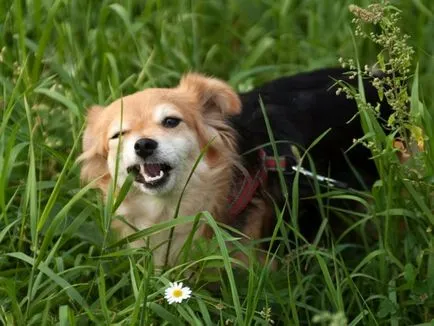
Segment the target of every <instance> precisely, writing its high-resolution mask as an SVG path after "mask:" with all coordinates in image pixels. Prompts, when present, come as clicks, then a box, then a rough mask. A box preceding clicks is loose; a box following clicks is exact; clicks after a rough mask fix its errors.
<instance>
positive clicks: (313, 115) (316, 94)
mask: <svg viewBox="0 0 434 326" xmlns="http://www.w3.org/2000/svg"><path fill="white" fill-rule="evenodd" d="M336 80H345V81H346V82H349V83H350V84H353V85H355V83H356V82H355V81H354V80H349V79H348V77H347V75H344V71H343V70H342V69H323V70H317V71H313V72H309V73H302V74H298V75H295V76H290V77H283V78H280V79H277V80H274V81H271V82H269V83H267V84H265V85H263V86H261V87H259V88H256V89H254V90H252V91H250V92H247V93H243V94H240V97H241V101H242V106H243V110H242V113H241V114H240V115H238V116H236V117H233V118H232V119H231V123H232V124H233V126H234V128H235V129H236V130H237V131H238V133H239V150H240V152H241V153H244V152H247V151H249V150H251V149H252V148H255V147H257V146H261V145H263V144H265V143H268V142H269V141H270V140H269V136H268V133H267V130H266V127H265V122H264V116H263V113H262V111H261V107H260V103H259V98H261V99H262V101H263V103H264V106H265V108H266V112H267V116H268V119H269V120H270V124H271V127H272V131H273V134H274V138H275V140H276V141H279V140H284V141H289V142H290V143H293V144H296V145H297V147H298V148H300V149H301V150H300V152H301V154H302V153H303V149H305V148H308V147H309V146H310V145H311V144H312V142H313V141H315V139H317V137H319V136H320V135H321V134H322V133H323V132H324V131H326V130H327V129H329V128H331V130H330V132H329V133H328V134H327V135H326V136H325V137H324V138H323V139H322V140H321V141H320V142H319V143H318V144H317V145H316V146H315V147H314V148H313V149H312V150H311V151H310V155H311V156H312V158H313V160H314V162H315V168H316V171H317V173H318V174H321V175H324V176H330V177H332V178H334V179H336V180H339V181H341V182H344V183H346V184H347V185H348V186H349V187H351V188H354V189H363V188H364V187H370V186H371V185H372V184H373V182H374V181H375V180H376V179H377V177H378V175H377V171H376V168H375V165H374V162H373V161H372V160H371V154H370V152H369V151H368V150H367V149H366V148H364V147H363V146H361V145H357V146H356V147H355V148H353V149H351V150H350V151H348V152H347V153H346V154H344V152H345V151H347V150H348V149H349V148H350V147H351V146H352V145H353V139H356V138H360V137H362V136H363V132H362V128H361V125H360V120H359V118H358V116H357V117H356V118H355V119H352V118H353V117H354V116H355V115H357V113H358V110H357V106H356V103H355V101H354V100H349V99H347V98H346V96H345V95H344V94H343V93H342V94H340V95H336V90H337V88H338V86H337V85H336ZM365 92H366V97H367V99H368V100H369V102H371V103H376V102H378V96H377V93H376V91H375V89H374V88H373V87H372V86H371V85H370V84H369V83H368V82H366V83H365ZM350 120H351V122H350ZM277 147H278V152H279V155H282V156H286V157H287V158H288V162H289V165H293V164H295V158H294V155H293V152H292V150H291V145H290V144H289V143H284V144H278V146H277ZM265 150H266V152H267V153H268V154H269V155H272V153H273V152H272V149H271V147H266V148H265ZM243 159H244V164H245V166H246V167H247V168H248V169H250V170H254V169H255V168H256V167H257V164H258V154H257V153H256V152H253V153H250V154H247V155H244V156H243ZM347 160H349V161H350V162H351V164H352V165H353V166H354V168H355V169H356V170H357V171H358V173H359V175H360V176H361V177H362V179H363V182H362V183H361V182H360V180H358V178H356V176H355V174H354V173H353V171H352V170H351V168H350V166H349V164H348V162H347ZM304 162H305V164H303V165H304V167H306V168H307V169H309V170H310V167H309V164H308V161H307V160H305V161H304ZM285 177H286V183H287V185H288V189H289V192H291V187H292V184H293V178H294V174H293V173H290V174H287V175H286V176H285ZM273 189H275V191H274V192H273V191H272V190H273ZM268 190H270V191H271V192H272V195H273V197H275V198H274V199H275V200H277V201H278V202H279V199H280V200H281V198H279V197H281V189H280V186H279V181H278V178H277V175H276V173H270V176H269V187H268ZM313 194H314V191H313V188H312V181H311V180H310V179H308V178H305V177H301V179H300V196H302V197H306V196H310V195H313ZM315 203H316V202H315V200H311V201H305V200H302V201H300V217H301V218H300V226H301V228H302V229H303V231H304V232H305V234H307V235H308V236H309V234H310V233H315V230H316V225H315V224H317V223H318V222H319V221H318V220H319V218H320V217H319V213H318V210H317V206H316V204H315ZM314 220H316V222H317V223H315V222H314Z"/></svg>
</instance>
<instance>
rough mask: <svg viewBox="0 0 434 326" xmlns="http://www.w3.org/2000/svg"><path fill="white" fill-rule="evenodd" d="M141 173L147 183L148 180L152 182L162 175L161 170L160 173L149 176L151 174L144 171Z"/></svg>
mask: <svg viewBox="0 0 434 326" xmlns="http://www.w3.org/2000/svg"><path fill="white" fill-rule="evenodd" d="M143 175H144V177H145V181H146V182H148V183H149V182H154V181H157V180H160V179H161V178H162V177H163V176H164V172H163V170H160V174H159V175H157V176H155V177H151V176H149V175H147V174H146V173H144V174H143Z"/></svg>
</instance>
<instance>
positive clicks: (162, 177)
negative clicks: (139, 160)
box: [127, 163, 172, 188]
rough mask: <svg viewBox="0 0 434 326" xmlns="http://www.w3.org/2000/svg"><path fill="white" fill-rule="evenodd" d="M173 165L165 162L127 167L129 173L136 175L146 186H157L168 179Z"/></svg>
mask: <svg viewBox="0 0 434 326" xmlns="http://www.w3.org/2000/svg"><path fill="white" fill-rule="evenodd" d="M170 170H172V167H170V166H169V165H167V164H165V163H144V164H137V165H133V166H130V167H128V168H127V171H128V173H131V172H132V173H134V174H135V175H136V179H135V181H136V182H140V183H142V184H144V185H145V186H146V187H149V188H155V187H158V186H161V185H162V184H164V183H165V182H166V181H167V178H168V177H169V172H170Z"/></svg>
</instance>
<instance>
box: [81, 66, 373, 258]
mask: <svg viewBox="0 0 434 326" xmlns="http://www.w3.org/2000/svg"><path fill="white" fill-rule="evenodd" d="M343 73H344V71H343V70H341V69H322V70H318V71H314V72H310V73H303V74H298V75H295V76H289V77H283V78H280V79H277V80H274V81H271V82H269V83H266V84H265V85H263V86H261V87H259V88H256V89H254V90H252V91H250V92H246V93H241V94H237V93H236V92H235V91H234V89H232V88H231V87H230V86H229V85H228V84H227V83H226V82H224V81H222V80H219V79H216V78H212V77H207V76H204V75H200V74H197V73H188V74H186V75H185V76H184V77H183V78H182V79H181V80H180V82H179V85H177V86H176V87H173V88H150V89H145V90H143V91H140V92H137V93H134V94H132V95H128V96H125V97H122V98H120V99H118V100H115V101H114V102H113V103H111V104H109V105H108V106H107V107H105V108H103V107H100V106H94V107H92V108H90V109H89V110H88V112H87V117H86V128H85V131H84V135H83V152H82V154H81V155H80V157H79V160H80V161H81V164H82V168H81V179H82V180H84V181H85V182H89V181H92V180H95V181H94V182H95V185H96V187H97V188H99V189H100V190H101V191H102V193H103V194H104V195H107V193H108V191H109V187H110V184H111V183H113V182H115V188H117V189H119V188H120V187H122V185H123V184H124V182H125V181H126V180H127V177H128V175H129V174H133V175H134V181H133V183H132V186H131V188H130V190H129V192H128V194H127V195H126V198H125V199H124V200H123V202H122V203H121V204H120V206H119V208H118V210H117V212H116V213H117V214H118V215H122V216H123V217H124V218H125V220H126V221H127V222H128V223H124V222H121V221H120V220H114V221H113V223H112V227H113V229H114V230H116V231H117V233H118V234H119V235H120V237H126V236H128V235H130V234H133V233H134V232H135V229H137V230H142V229H145V228H149V227H151V226H153V225H156V224H157V223H160V222H164V221H169V220H171V219H173V218H174V215H175V213H176V209H177V203H178V199H179V198H180V196H181V193H183V197H182V201H181V204H180V207H179V211H178V215H179V216H188V215H195V214H197V213H198V212H201V211H208V212H210V214H211V215H212V216H213V217H214V219H215V220H216V221H218V222H220V223H223V224H226V225H229V226H232V227H235V228H236V229H238V230H239V231H241V232H242V233H243V234H245V235H246V238H248V239H260V238H262V237H265V236H269V235H270V234H271V232H272V230H273V228H274V224H275V216H274V215H275V210H274V206H273V205H274V204H275V203H276V202H277V203H280V204H282V203H283V202H284V198H283V196H282V189H281V187H280V181H279V173H278V172H276V170H279V167H280V170H284V171H283V175H284V179H285V183H286V184H287V185H288V187H292V184H293V182H294V175H295V173H294V171H293V170H294V169H295V168H296V167H297V166H298V167H299V168H301V166H300V164H299V163H300V162H299V161H298V157H297V155H296V154H295V153H294V146H297V147H298V148H299V149H300V151H303V150H304V149H306V148H307V147H308V146H309V145H310V144H311V143H312V142H313V141H315V139H316V138H317V137H318V136H320V135H321V134H323V133H324V132H326V131H327V130H328V129H330V131H329V132H328V133H327V134H326V135H325V136H324V137H323V139H321V141H319V143H318V144H317V145H316V146H314V147H313V148H312V150H311V151H310V155H312V158H313V160H314V162H315V166H316V171H317V174H314V173H313V172H312V171H309V170H308V168H309V166H308V165H305V170H303V171H305V172H304V174H302V173H300V180H299V182H300V196H308V195H310V194H313V193H314V190H313V187H312V178H315V177H319V176H320V177H321V178H322V180H328V181H327V182H338V181H339V180H341V181H343V182H345V183H346V185H347V186H349V187H354V188H360V187H361V185H360V180H359V179H358V178H356V177H355V176H354V173H353V172H352V169H351V168H350V167H349V164H348V161H350V162H351V163H352V165H353V168H355V169H356V170H358V171H359V172H360V174H361V175H362V176H363V180H364V182H365V183H366V184H367V185H368V186H369V185H371V184H372V182H373V181H374V180H375V179H376V177H377V173H376V169H375V166H374V164H373V163H372V161H371V160H370V159H369V157H370V154H369V152H368V150H366V149H365V148H363V147H361V146H358V147H356V148H354V149H352V150H351V151H349V152H348V153H347V154H345V151H346V150H347V149H348V148H350V147H351V145H352V144H353V139H356V138H359V137H361V136H362V135H363V131H362V129H361V127H360V122H359V121H358V119H357V118H356V119H352V118H353V117H354V116H355V115H356V114H357V107H356V104H355V103H354V101H351V100H348V99H346V98H345V96H342V95H340V96H337V95H336V94H335V92H336V88H337V86H336V85H335V84H336V80H339V79H344V80H346V81H347V82H350V81H349V80H348V78H347V77H346V75H344V74H343ZM365 91H366V94H367V97H368V98H372V99H374V100H376V95H375V90H373V88H372V87H370V86H369V85H367V88H366V90H365ZM262 107H263V108H264V109H265V111H266V117H267V119H268V120H269V123H270V125H271V130H272V133H273V134H274V139H275V140H276V142H275V144H276V146H277V151H278V157H277V156H276V153H275V152H274V151H273V150H272V148H271V146H266V144H269V143H270V133H269V131H268V130H267V128H266V124H265V122H264V114H263V112H262ZM280 141H284V142H280ZM204 149H206V150H204ZM201 153H203V157H202V159H201V160H200V161H199V162H198V164H197V166H196V168H195V169H194V171H193V172H192V169H193V166H194V165H195V163H196V162H197V160H198V158H199V157H200V156H201ZM302 153H303V152H302ZM300 171H301V170H300ZM306 171H307V172H306ZM191 172H192V173H191ZM281 172H282V171H281ZM190 174H191V176H190ZM187 180H188V184H187ZM186 184H187V186H186V188H185V191H184V192H183V189H184V186H185V185H186ZM290 189H291V188H290ZM314 206H315V205H311V204H309V205H305V207H302V206H300V212H301V213H300V216H301V217H300V220H301V221H300V225H301V227H303V224H306V225H308V226H309V228H312V224H313V222H312V221H313V220H314V219H315V217H314V216H318V212H317V211H315V210H316V208H315V207H314ZM303 215H305V216H306V217H305V218H306V220H305V221H303V219H305V218H304V217H303ZM191 229H192V226H191V225H190V224H188V225H181V226H177V227H176V228H175V230H174V232H173V237H172V243H171V246H170V253H169V255H168V257H169V264H174V263H175V262H176V257H177V256H178V254H179V252H180V250H181V248H182V246H183V245H184V243H185V241H186V239H187V238H188V236H189V234H190V232H191ZM201 235H202V236H205V237H209V236H211V232H210V231H209V229H207V227H206V226H204V225H202V226H201V227H200V228H199V230H198V231H197V232H196V235H195V237H198V236H201ZM168 237H169V232H168V231H167V232H166V231H165V232H160V233H157V234H155V235H153V236H151V237H150V239H147V242H146V243H147V244H148V245H149V246H150V248H151V250H153V257H154V263H155V265H157V266H162V265H164V264H165V256H166V251H167V249H168V246H167V239H168ZM132 245H133V246H144V245H145V241H136V242H134V243H132Z"/></svg>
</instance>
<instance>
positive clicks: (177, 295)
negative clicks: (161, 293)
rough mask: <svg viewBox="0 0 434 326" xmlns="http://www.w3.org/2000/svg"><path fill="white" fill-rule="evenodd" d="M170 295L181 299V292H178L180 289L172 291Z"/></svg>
mask: <svg viewBox="0 0 434 326" xmlns="http://www.w3.org/2000/svg"><path fill="white" fill-rule="evenodd" d="M172 295H173V296H174V297H175V298H180V297H182V290H180V289H175V290H173V292H172Z"/></svg>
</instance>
